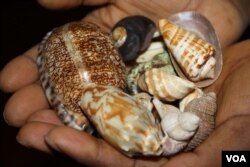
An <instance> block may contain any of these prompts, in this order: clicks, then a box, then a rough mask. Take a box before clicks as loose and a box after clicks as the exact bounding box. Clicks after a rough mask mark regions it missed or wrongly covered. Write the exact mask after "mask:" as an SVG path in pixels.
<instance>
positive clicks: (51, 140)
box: [44, 135, 61, 152]
mask: <svg viewBox="0 0 250 167" xmlns="http://www.w3.org/2000/svg"><path fill="white" fill-rule="evenodd" d="M44 140H45V142H46V143H47V144H48V145H49V146H50V147H51V148H53V149H54V150H56V151H58V152H61V150H60V149H59V148H58V147H57V145H56V143H55V142H54V140H53V139H51V138H50V137H49V136H48V135H45V137H44Z"/></svg>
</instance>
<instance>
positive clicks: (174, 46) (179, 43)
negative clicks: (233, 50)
mask: <svg viewBox="0 0 250 167" xmlns="http://www.w3.org/2000/svg"><path fill="white" fill-rule="evenodd" d="M159 28H160V32H161V34H162V36H163V38H164V41H165V43H166V45H167V46H168V48H169V49H170V51H171V53H172V55H173V57H174V58H175V60H176V61H177V63H178V65H179V66H180V67H181V69H182V71H183V72H184V73H185V75H186V76H187V78H188V79H190V80H191V81H195V82H196V81H201V80H204V79H207V78H214V77H215V76H214V75H215V71H214V70H215V65H216V59H215V58H214V57H213V56H214V55H215V48H214V46H212V45H211V44H210V43H208V42H206V41H204V40H203V39H201V38H200V37H199V36H198V35H196V34H194V33H191V32H189V31H187V30H186V29H184V28H182V27H180V26H178V25H177V24H174V23H173V22H171V21H170V20H167V19H161V20H160V21H159Z"/></svg>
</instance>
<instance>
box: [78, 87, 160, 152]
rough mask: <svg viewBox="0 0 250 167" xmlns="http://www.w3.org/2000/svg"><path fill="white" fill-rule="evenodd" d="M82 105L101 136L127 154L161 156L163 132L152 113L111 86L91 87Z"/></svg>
mask: <svg viewBox="0 0 250 167" xmlns="http://www.w3.org/2000/svg"><path fill="white" fill-rule="evenodd" d="M79 105H80V106H81V108H82V109H83V111H84V112H85V114H86V115H87V116H88V118H89V119H90V120H91V122H92V123H93V124H94V125H95V127H96V129H97V131H98V132H99V133H100V134H101V136H102V137H103V138H104V139H105V140H106V141H108V142H109V143H110V144H111V145H113V146H114V147H116V148H118V149H120V150H122V151H123V152H124V153H125V154H127V155H129V156H132V155H138V154H142V155H160V154H161V153H162V147H161V139H162V134H161V130H160V129H159V128H158V126H156V124H155V123H154V122H153V121H152V120H151V117H152V115H151V116H150V114H151V112H148V111H146V110H147V109H146V108H145V107H144V106H143V105H141V103H139V102H138V101H136V100H135V99H134V98H133V97H132V96H129V95H128V94H126V93H124V92H123V91H121V89H118V88H115V87H112V86H99V85H93V84H92V85H88V86H87V87H86V88H85V89H84V90H83V92H82V97H81V100H80V101H79Z"/></svg>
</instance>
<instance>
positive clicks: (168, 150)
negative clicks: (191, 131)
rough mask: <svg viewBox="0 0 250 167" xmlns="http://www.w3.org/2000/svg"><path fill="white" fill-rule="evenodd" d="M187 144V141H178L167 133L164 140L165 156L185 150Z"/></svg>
mask: <svg viewBox="0 0 250 167" xmlns="http://www.w3.org/2000/svg"><path fill="white" fill-rule="evenodd" d="M186 146H187V141H177V140H174V139H172V138H170V137H169V136H168V135H167V134H165V137H164V138H163V140H162V148H163V153H162V155H164V156H170V155H173V154H176V153H178V152H180V151H181V150H183V149H184V148H185V147H186Z"/></svg>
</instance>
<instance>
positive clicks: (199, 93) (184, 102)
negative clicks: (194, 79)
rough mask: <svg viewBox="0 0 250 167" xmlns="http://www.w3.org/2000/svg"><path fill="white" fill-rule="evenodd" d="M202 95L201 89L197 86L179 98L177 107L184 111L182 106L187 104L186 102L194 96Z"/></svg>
mask: <svg viewBox="0 0 250 167" xmlns="http://www.w3.org/2000/svg"><path fill="white" fill-rule="evenodd" d="M203 95H204V93H203V91H202V90H201V89H199V88H195V90H194V91H193V92H191V93H189V94H188V95H187V96H186V97H184V98H183V99H181V101H180V103H179V109H180V110H181V111H184V108H185V107H186V106H187V104H188V103H189V102H190V101H192V100H193V99H195V98H200V97H202V96H203Z"/></svg>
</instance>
